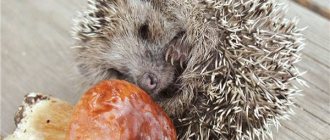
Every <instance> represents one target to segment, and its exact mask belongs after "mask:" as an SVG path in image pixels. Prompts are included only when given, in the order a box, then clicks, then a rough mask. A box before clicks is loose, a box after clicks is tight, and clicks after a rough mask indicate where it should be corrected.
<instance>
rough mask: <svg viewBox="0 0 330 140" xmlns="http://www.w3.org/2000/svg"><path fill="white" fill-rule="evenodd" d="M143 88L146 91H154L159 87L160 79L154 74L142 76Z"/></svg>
mask: <svg viewBox="0 0 330 140" xmlns="http://www.w3.org/2000/svg"><path fill="white" fill-rule="evenodd" d="M140 84H141V87H142V88H144V89H145V90H148V91H152V90H154V89H155V88H156V87H157V84H158V79H157V77H156V75H154V74H152V73H145V74H144V75H143V76H142V79H141V81H140Z"/></svg>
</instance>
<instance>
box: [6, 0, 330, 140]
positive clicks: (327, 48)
mask: <svg viewBox="0 0 330 140" xmlns="http://www.w3.org/2000/svg"><path fill="white" fill-rule="evenodd" d="M322 1H324V0H322ZM287 2H288V1H287ZM288 3H289V8H288V10H289V12H288V15H289V16H290V17H294V16H296V17H298V18H299V19H300V24H299V25H300V26H301V27H304V26H309V28H308V29H307V30H306V31H305V32H304V33H305V34H306V35H305V36H306V38H307V39H306V46H305V49H304V51H303V61H302V62H300V63H299V67H300V68H301V69H302V70H306V71H308V73H307V74H306V75H304V79H305V80H306V81H307V82H308V84H309V86H310V87H309V88H303V89H304V91H303V93H304V96H301V97H298V98H297V106H298V107H297V108H295V109H294V111H295V112H296V114H295V115H294V116H292V117H291V120H289V121H282V126H283V127H280V128H279V130H278V131H276V130H275V131H274V139H276V140H303V139H306V140H329V139H330V80H329V79H330V63H329V60H330V22H329V20H327V19H325V18H324V17H322V16H320V15H319V14H316V13H314V12H313V11H310V10H308V9H307V8H304V7H302V6H300V5H298V4H296V3H293V2H288ZM84 4H85V0H84V1H81V0H56V1H54V0H25V1H19V0H2V2H1V5H2V8H1V58H2V63H1V75H2V77H1V124H2V125H1V135H7V134H8V133H11V132H12V131H13V129H14V121H13V116H14V112H15V111H16V110H17V107H18V105H19V104H20V103H21V101H22V99H23V95H24V94H26V93H27V92H32V91H36V92H43V93H47V94H52V95H54V96H56V97H59V98H61V99H65V100H67V101H69V102H71V103H74V102H75V101H76V100H77V99H78V98H79V93H81V92H82V91H83V90H84V89H79V90H78V88H77V86H76V84H75V83H76V82H75V78H74V77H75V74H76V70H75V68H74V65H73V60H72V56H71V55H70V46H71V45H72V39H71V37H70V33H69V31H70V27H71V23H72V22H71V19H72V17H73V16H74V15H75V14H76V12H75V11H77V10H78V9H80V8H82V7H84Z"/></svg>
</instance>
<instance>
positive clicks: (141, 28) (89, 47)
mask: <svg viewBox="0 0 330 140" xmlns="http://www.w3.org/2000/svg"><path fill="white" fill-rule="evenodd" d="M284 11H285V10H284V8H283V5H281V4H279V3H278V2H277V1H275V0H225V1H221V0H182V1H181V0H122V1H120V0H89V1H88V8H87V10H85V11H83V12H81V13H80V14H79V16H78V17H77V18H76V19H75V26H74V28H73V36H74V38H75V39H76V41H77V47H75V56H76V62H77V66H78V68H79V70H80V72H81V75H82V76H83V78H82V79H84V80H83V81H84V83H87V84H95V83H97V82H98V81H100V80H104V79H123V80H127V81H130V82H132V83H135V84H137V85H138V86H139V87H141V88H142V89H144V90H145V91H147V92H148V93H149V94H150V96H151V97H152V98H153V99H154V100H155V101H157V103H159V104H160V105H161V106H162V107H163V109H164V110H165V111H166V112H167V113H168V114H169V115H170V116H171V118H172V120H173V121H174V123H175V125H176V128H177V132H178V139H197V140H202V139H230V140H241V139H266V138H269V137H272V132H271V126H273V125H275V126H278V125H279V120H280V119H282V118H287V117H288V116H289V115H290V113H291V112H292V107H293V106H294V102H293V99H294V97H295V95H297V94H299V91H300V89H299V88H297V87H296V86H294V85H293V82H295V81H296V82H298V83H300V84H304V81H303V80H302V79H301V75H302V73H301V72H299V70H298V69H297V67H296V66H295V63H297V62H299V61H300V59H301V57H300V51H301V50H302V49H303V45H304V43H303V40H304V39H303V36H302V33H301V32H302V30H303V29H299V28H297V20H295V19H289V18H286V17H285V12H284Z"/></svg>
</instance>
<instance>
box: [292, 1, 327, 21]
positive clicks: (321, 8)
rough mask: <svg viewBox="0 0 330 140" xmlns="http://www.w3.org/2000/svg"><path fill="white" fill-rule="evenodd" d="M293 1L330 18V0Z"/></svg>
mask: <svg viewBox="0 0 330 140" xmlns="http://www.w3.org/2000/svg"><path fill="white" fill-rule="evenodd" d="M293 1H294V2H296V3H298V4H300V5H302V6H304V7H306V8H308V9H309V10H312V11H313V12H315V13H317V14H319V15H321V16H323V17H324V18H327V19H329V20H330V1H329V0H293Z"/></svg>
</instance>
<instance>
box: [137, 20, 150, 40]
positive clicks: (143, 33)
mask: <svg viewBox="0 0 330 140" xmlns="http://www.w3.org/2000/svg"><path fill="white" fill-rule="evenodd" d="M139 34H140V37H141V38H142V39H145V40H147V39H148V34H149V26H148V24H143V25H142V26H141V27H140V29H139Z"/></svg>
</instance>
